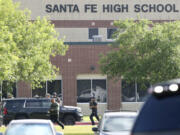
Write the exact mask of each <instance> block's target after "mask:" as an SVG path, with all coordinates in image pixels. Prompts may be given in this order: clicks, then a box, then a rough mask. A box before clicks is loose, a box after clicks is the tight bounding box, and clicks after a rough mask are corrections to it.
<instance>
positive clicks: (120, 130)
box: [92, 112, 137, 135]
mask: <svg viewBox="0 0 180 135" xmlns="http://www.w3.org/2000/svg"><path fill="white" fill-rule="evenodd" d="M136 116H137V113H136V112H106V113H104V115H103V117H102V119H101V121H100V122H99V125H98V127H94V128H92V130H93V131H94V133H95V135H129V133H130V130H131V128H132V125H133V123H134V121H135V118H136Z"/></svg>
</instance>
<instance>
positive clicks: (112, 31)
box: [107, 28, 117, 39]
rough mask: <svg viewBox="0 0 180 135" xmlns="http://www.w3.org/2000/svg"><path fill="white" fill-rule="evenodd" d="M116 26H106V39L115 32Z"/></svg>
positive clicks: (111, 37)
mask: <svg viewBox="0 0 180 135" xmlns="http://www.w3.org/2000/svg"><path fill="white" fill-rule="evenodd" d="M116 30H117V29H116V28H108V29H107V39H113V34H114V32H116Z"/></svg>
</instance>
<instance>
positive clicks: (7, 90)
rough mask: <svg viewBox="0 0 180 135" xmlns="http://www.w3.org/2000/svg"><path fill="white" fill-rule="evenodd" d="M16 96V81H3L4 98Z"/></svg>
mask: <svg viewBox="0 0 180 135" xmlns="http://www.w3.org/2000/svg"><path fill="white" fill-rule="evenodd" d="M9 97H16V83H15V82H9V81H3V83H2V98H9Z"/></svg>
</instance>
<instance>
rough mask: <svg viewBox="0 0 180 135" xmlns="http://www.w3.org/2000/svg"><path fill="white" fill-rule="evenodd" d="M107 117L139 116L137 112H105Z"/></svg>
mask: <svg viewBox="0 0 180 135" xmlns="http://www.w3.org/2000/svg"><path fill="white" fill-rule="evenodd" d="M104 115H105V116H137V112H128V111H126V112H122V111H119V112H105V113H104Z"/></svg>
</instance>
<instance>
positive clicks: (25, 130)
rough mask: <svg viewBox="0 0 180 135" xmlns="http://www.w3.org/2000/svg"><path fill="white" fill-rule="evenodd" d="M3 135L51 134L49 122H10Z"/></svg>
mask: <svg viewBox="0 0 180 135" xmlns="http://www.w3.org/2000/svg"><path fill="white" fill-rule="evenodd" d="M5 135H53V132H52V129H51V127H50V125H49V124H44V123H43V124H34V123H28V124H27V123H26V124H24V123H18V124H12V125H11V126H10V127H9V128H8V129H7V131H6V133H5Z"/></svg>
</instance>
